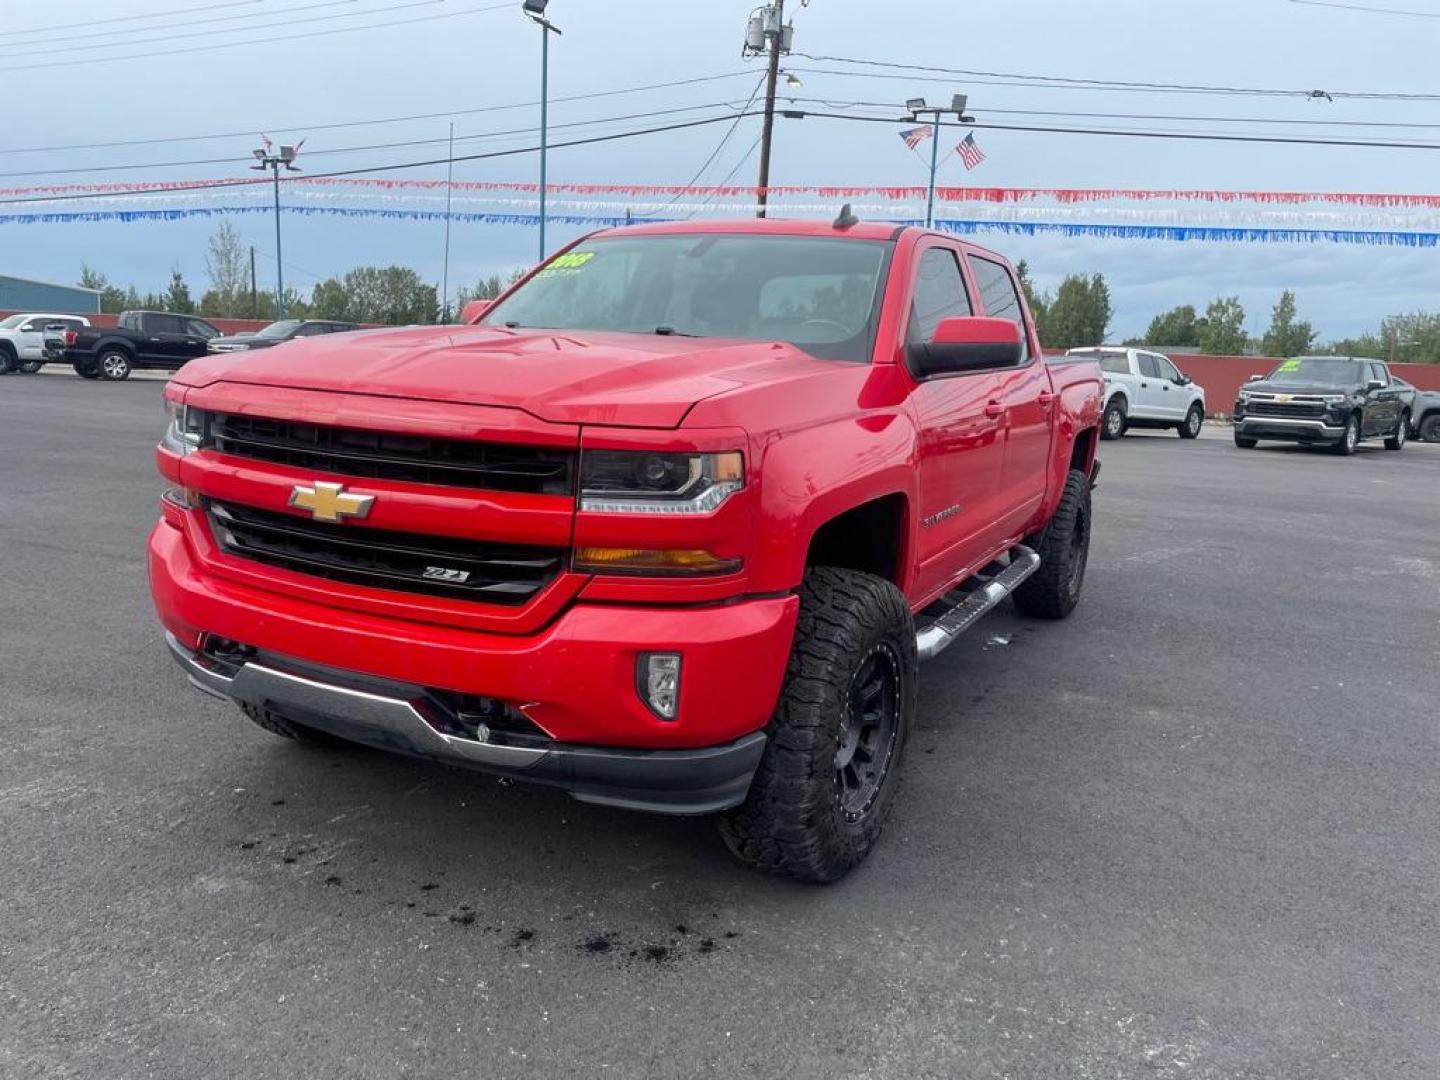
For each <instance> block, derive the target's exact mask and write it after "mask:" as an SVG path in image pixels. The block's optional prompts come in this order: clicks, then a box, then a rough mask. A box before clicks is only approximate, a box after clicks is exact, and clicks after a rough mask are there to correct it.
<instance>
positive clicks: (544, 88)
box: [522, 0, 560, 262]
mask: <svg viewBox="0 0 1440 1080" xmlns="http://www.w3.org/2000/svg"><path fill="white" fill-rule="evenodd" d="M549 3H550V0H525V2H524V4H523V5H522V6H523V9H524V11H525V14H526V16H527V17H528V18H529V19H530V20H531V22H533V23H535V24H536V25H537V26H539V27H540V261H541V262H544V261H545V194H546V186H547V184H546V177H545V168H546V159H547V157H548V151H549V145H550V35H551V34H558V33H560V28H559V27H558V26H556V25H555V24H554V23H552V22H551V21H550V20H549V19H547V18H545V8H546V6H547V5H548V4H549Z"/></svg>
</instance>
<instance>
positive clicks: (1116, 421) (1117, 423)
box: [1100, 396, 1127, 441]
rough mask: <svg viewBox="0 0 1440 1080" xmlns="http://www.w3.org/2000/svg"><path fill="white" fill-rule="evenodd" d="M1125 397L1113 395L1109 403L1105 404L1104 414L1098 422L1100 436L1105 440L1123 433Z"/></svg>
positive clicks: (1118, 436) (1115, 437)
mask: <svg viewBox="0 0 1440 1080" xmlns="http://www.w3.org/2000/svg"><path fill="white" fill-rule="evenodd" d="M1126 412H1127V410H1126V407H1125V399H1124V398H1122V397H1118V396H1117V397H1113V398H1111V399H1110V404H1108V405H1106V406H1105V416H1104V419H1102V420H1101V422H1100V438H1102V439H1105V440H1107V441H1108V440H1111V439H1118V438H1120V436H1121V435H1124V434H1125V416H1126Z"/></svg>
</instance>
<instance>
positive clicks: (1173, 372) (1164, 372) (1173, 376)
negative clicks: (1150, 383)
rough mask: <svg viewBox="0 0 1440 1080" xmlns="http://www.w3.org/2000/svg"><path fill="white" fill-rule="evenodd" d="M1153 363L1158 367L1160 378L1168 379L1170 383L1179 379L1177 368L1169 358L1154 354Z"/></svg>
mask: <svg viewBox="0 0 1440 1080" xmlns="http://www.w3.org/2000/svg"><path fill="white" fill-rule="evenodd" d="M1155 363H1156V364H1158V365H1159V367H1160V377H1161V378H1162V379H1169V380H1170V381H1171V382H1172V383H1178V382H1179V381H1180V372H1179V370H1178V369H1177V368H1176V367H1175V365H1174V364H1172V363H1171V362H1170V361H1169V360H1167V359H1165V357H1163V356H1156V357H1155Z"/></svg>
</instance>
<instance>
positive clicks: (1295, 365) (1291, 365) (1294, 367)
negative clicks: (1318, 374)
mask: <svg viewBox="0 0 1440 1080" xmlns="http://www.w3.org/2000/svg"><path fill="white" fill-rule="evenodd" d="M1278 370H1280V371H1299V370H1300V361H1299V360H1286V361H1285V362H1284V363H1283V364H1281V365H1280V367H1279V369H1278Z"/></svg>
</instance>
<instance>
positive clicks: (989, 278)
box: [970, 255, 1030, 364]
mask: <svg viewBox="0 0 1440 1080" xmlns="http://www.w3.org/2000/svg"><path fill="white" fill-rule="evenodd" d="M970 272H971V273H973V274H974V275H975V285H976V287H977V288H979V290H980V303H981V305H982V306H983V307H984V309H985V314H986V315H989V316H992V317H993V318H996V319H1009V320H1010V321H1011V322H1016V323H1019V324H1020V363H1021V364H1027V363H1029V362H1030V335H1029V333H1028V332H1027V331H1026V330H1025V315H1024V311H1025V309H1024V308H1023V307H1022V306H1021V304H1020V293H1019V291H1018V290H1017V289H1016V288H1015V279H1014V278H1012V277H1011V276H1010V271H1009V270H1007V269H1005V267H1003V266H1001V265H1000V264H999V263H997V262H991V261H990V260H989V259H982V258H980V257H979V256H976V255H971V256H970Z"/></svg>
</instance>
